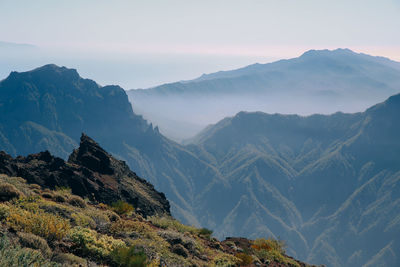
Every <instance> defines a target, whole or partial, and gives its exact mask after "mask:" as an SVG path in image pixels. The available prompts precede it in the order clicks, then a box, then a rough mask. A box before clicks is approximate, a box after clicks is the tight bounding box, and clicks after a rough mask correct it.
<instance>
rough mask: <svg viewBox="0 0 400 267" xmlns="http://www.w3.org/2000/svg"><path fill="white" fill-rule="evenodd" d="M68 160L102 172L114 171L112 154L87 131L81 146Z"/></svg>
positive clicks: (82, 138)
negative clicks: (88, 134)
mask: <svg viewBox="0 0 400 267" xmlns="http://www.w3.org/2000/svg"><path fill="white" fill-rule="evenodd" d="M68 162H70V163H74V164H78V165H82V166H85V167H86V168H88V169H89V170H91V171H95V172H98V173H101V174H113V173H114V170H113V169H112V167H111V165H110V163H111V155H110V154H108V153H107V152H106V151H105V150H104V149H103V148H101V147H100V145H99V144H98V143H96V142H95V141H94V140H93V139H92V138H90V137H89V136H87V135H86V134H85V133H82V136H81V141H80V145H79V148H77V149H75V150H74V151H73V152H72V154H71V155H70V156H69V159H68Z"/></svg>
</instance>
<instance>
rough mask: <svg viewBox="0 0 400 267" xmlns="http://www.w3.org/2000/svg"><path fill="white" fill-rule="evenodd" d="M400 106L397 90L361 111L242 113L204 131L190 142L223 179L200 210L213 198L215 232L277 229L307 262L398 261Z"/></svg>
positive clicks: (356, 263)
mask: <svg viewBox="0 0 400 267" xmlns="http://www.w3.org/2000/svg"><path fill="white" fill-rule="evenodd" d="M399 112H400V95H394V96H392V97H390V98H389V99H388V100H386V101H385V102H383V103H381V104H378V105H375V106H373V107H372V108H369V109H368V110H366V111H365V112H363V113H355V114H343V113H336V114H333V115H329V116H326V115H313V116H309V117H301V116H297V115H279V114H275V115H270V114H265V113H261V112H256V113H245V112H241V113H238V114H237V115H236V116H234V117H232V118H226V119H224V120H222V121H221V122H219V123H217V124H216V125H213V126H210V127H208V128H207V129H205V130H204V131H203V132H202V133H200V134H199V135H198V136H197V137H195V138H194V139H193V143H192V144H191V145H189V146H188V147H189V148H190V149H192V150H193V151H194V152H195V153H197V154H198V155H199V157H202V158H203V159H208V160H209V162H212V164H214V166H215V167H216V168H217V169H219V170H220V172H221V175H223V176H224V177H226V184H217V183H215V184H214V185H213V187H211V188H209V191H208V192H206V193H205V194H204V196H203V200H204V202H203V203H204V210H206V207H207V205H210V203H212V202H213V201H215V200H216V199H217V201H218V203H220V204H219V206H223V208H220V211H225V213H224V214H225V216H221V218H217V219H216V220H217V222H216V223H215V225H216V229H218V230H217V232H218V233H220V234H222V235H224V234H229V233H226V231H234V230H233V229H235V230H238V231H239V233H240V231H243V235H247V236H252V235H254V234H256V233H258V232H264V233H265V234H276V233H279V235H280V236H281V237H282V238H283V239H285V240H288V244H289V247H290V248H293V250H294V251H293V253H297V254H296V255H297V256H299V257H300V258H307V260H308V261H310V262H320V263H325V264H327V265H329V266H362V265H364V264H366V266H371V264H372V265H373V264H378V265H379V264H383V265H384V266H396V265H397V264H398V263H399V258H398V255H397V254H393V253H390V251H394V250H395V249H397V248H398V247H399V242H398V241H397V240H396V239H395V238H394V236H397V235H398V234H399V227H400V224H399V221H398V220H397V218H398V215H397V214H398V213H399V211H400V206H399V205H398V203H399V201H400V198H399V197H400V195H399V194H398V190H397V187H398V186H399V181H400V180H399V178H398V177H399V176H398V175H399V171H400V160H399V159H400V140H399V138H398V136H400V126H399V125H400V119H399V117H398V116H397V114H399ZM235 190H237V191H235ZM221 192H223V193H221ZM232 192H234V193H233V194H232ZM215 194H218V195H219V196H218V198H213V195H215ZM221 198H224V199H221ZM227 211H230V212H227ZM204 213H205V211H203V212H200V214H204ZM204 222H207V220H204ZM277 225H279V227H277ZM218 226H220V227H218ZM267 227H268V228H267ZM383 255H385V256H383ZM368 264H369V265H368Z"/></svg>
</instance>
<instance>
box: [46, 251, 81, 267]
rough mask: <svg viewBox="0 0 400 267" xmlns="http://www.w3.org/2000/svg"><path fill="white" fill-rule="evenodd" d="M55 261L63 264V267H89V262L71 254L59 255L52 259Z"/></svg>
mask: <svg viewBox="0 0 400 267" xmlns="http://www.w3.org/2000/svg"><path fill="white" fill-rule="evenodd" d="M52 260H53V261H55V262H58V263H61V264H62V265H63V266H79V267H87V266H88V265H87V261H86V260H85V259H83V258H81V257H78V256H75V255H74V254H71V253H57V254H56V255H54V256H53V258H52Z"/></svg>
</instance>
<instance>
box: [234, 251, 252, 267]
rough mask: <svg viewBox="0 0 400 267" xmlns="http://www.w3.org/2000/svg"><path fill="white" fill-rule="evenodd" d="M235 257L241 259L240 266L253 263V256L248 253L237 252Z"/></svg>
mask: <svg viewBox="0 0 400 267" xmlns="http://www.w3.org/2000/svg"><path fill="white" fill-rule="evenodd" d="M235 257H236V258H238V259H239V260H240V262H239V265H240V266H246V265H250V264H251V263H253V257H252V256H251V255H249V254H247V253H244V252H239V253H236V254H235Z"/></svg>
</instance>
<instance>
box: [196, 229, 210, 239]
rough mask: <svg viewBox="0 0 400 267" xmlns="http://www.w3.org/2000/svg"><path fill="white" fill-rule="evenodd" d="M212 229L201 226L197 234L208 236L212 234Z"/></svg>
mask: <svg viewBox="0 0 400 267" xmlns="http://www.w3.org/2000/svg"><path fill="white" fill-rule="evenodd" d="M212 233H213V231H212V230H210V229H207V228H201V229H200V230H199V235H202V236H204V237H207V238H210V237H211V235H212Z"/></svg>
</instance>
